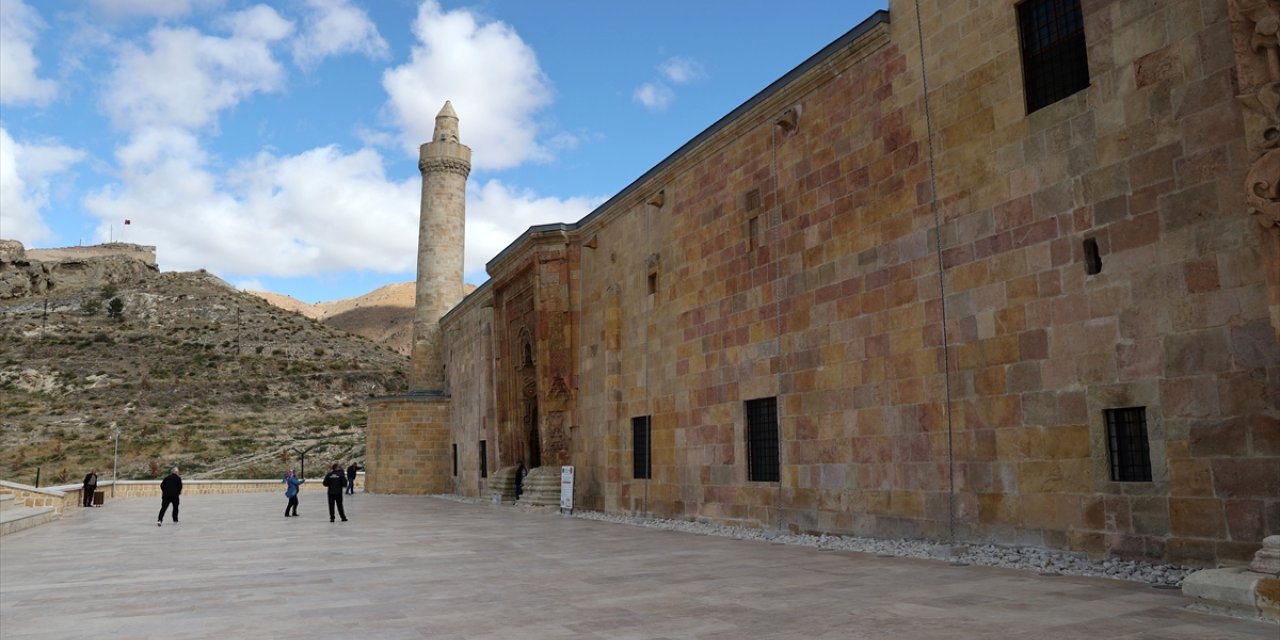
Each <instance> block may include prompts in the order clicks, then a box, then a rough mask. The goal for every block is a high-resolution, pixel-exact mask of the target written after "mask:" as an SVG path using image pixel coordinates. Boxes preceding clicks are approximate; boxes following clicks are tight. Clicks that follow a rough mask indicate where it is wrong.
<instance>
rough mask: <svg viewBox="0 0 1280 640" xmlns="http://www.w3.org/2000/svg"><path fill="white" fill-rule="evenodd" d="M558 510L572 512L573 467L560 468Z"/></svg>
mask: <svg viewBox="0 0 1280 640" xmlns="http://www.w3.org/2000/svg"><path fill="white" fill-rule="evenodd" d="M560 508H561V509H568V510H570V511H572V510H573V467H560Z"/></svg>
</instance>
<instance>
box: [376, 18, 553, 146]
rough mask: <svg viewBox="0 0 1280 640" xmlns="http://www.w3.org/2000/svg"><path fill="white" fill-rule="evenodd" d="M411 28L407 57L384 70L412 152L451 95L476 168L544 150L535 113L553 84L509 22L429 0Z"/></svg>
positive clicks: (548, 96)
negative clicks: (414, 39)
mask: <svg viewBox="0 0 1280 640" xmlns="http://www.w3.org/2000/svg"><path fill="white" fill-rule="evenodd" d="M413 31H414V34H415V35H416V36H417V38H418V43H419V44H418V45H417V46H415V47H414V48H413V53H412V58H411V59H410V61H409V62H408V63H406V64H403V65H401V66H398V67H394V68H392V69H388V70H387V71H386V72H385V73H383V76H382V85H383V87H384V88H385V89H386V90H387V93H388V95H389V96H390V101H389V104H388V106H389V108H390V110H391V112H392V113H393V114H394V116H395V118H396V119H397V120H398V122H399V124H400V126H401V128H402V130H403V135H404V137H403V139H402V144H403V145H404V147H405V149H406V150H409V151H411V152H413V153H414V154H415V155H416V152H417V148H418V145H420V144H422V143H423V142H426V141H428V140H430V139H431V133H432V130H433V129H434V127H435V116H436V114H437V113H438V112H439V111H440V107H441V106H442V105H444V102H445V100H452V101H453V106H454V109H455V110H456V111H457V113H458V118H459V121H460V129H461V135H460V137H461V141H462V143H463V144H466V145H468V146H470V147H471V148H472V149H474V150H475V155H474V162H475V166H476V167H477V168H480V169H502V168H508V167H513V166H516V165H519V164H521V163H523V162H525V161H527V160H531V159H535V160H536V159H543V158H546V157H547V151H546V150H545V149H543V148H542V147H541V146H540V145H539V144H538V142H537V134H538V126H537V123H536V122H535V114H536V113H537V112H538V111H539V110H540V109H542V108H543V107H546V106H547V105H549V104H550V103H551V90H550V88H549V83H548V80H547V78H546V76H545V75H544V74H543V73H542V69H541V68H540V67H539V66H538V60H537V56H536V55H535V54H534V52H533V49H531V48H529V46H528V45H527V44H525V43H524V41H523V40H521V39H520V36H519V35H518V34H517V33H516V32H515V30H514V29H512V28H511V27H510V26H508V25H507V24H505V23H502V22H482V21H481V19H480V18H478V17H477V16H476V15H475V14H472V13H469V12H467V11H465V10H456V11H448V12H445V11H441V9H440V5H439V4H437V3H436V2H435V0H426V1H425V2H423V3H422V6H421V7H419V9H418V18H417V20H415V21H414V25H413Z"/></svg>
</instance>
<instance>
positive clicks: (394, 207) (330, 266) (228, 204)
mask: <svg viewBox="0 0 1280 640" xmlns="http://www.w3.org/2000/svg"><path fill="white" fill-rule="evenodd" d="M117 159H118V160H119V162H120V165H121V167H122V171H123V173H122V184H121V185H118V186H115V187H109V188H104V189H102V190H99V191H97V192H95V193H93V194H91V195H90V196H89V197H88V198H86V207H87V208H88V210H89V211H91V212H92V213H93V214H94V215H96V216H98V217H99V218H100V219H101V220H102V221H103V222H102V223H101V224H100V225H99V230H98V235H99V236H102V237H104V238H105V236H106V227H107V224H109V223H110V222H114V221H116V220H119V219H123V218H130V219H131V220H132V222H133V224H132V225H131V227H130V228H131V230H130V234H131V240H133V241H135V242H142V243H145V244H154V245H157V246H159V247H162V248H163V249H162V251H161V254H162V255H161V256H160V262H161V267H162V268H164V269H166V270H190V269H197V268H207V269H209V270H211V271H214V272H216V273H218V274H220V275H223V276H224V277H236V276H246V277H249V276H252V277H258V276H262V275H273V276H298V275H317V274H323V273H333V272H341V271H347V270H373V271H379V272H396V271H404V270H407V269H412V268H413V265H414V264H415V257H414V256H415V253H414V251H415V247H416V238H417V214H418V206H417V205H418V195H419V183H418V181H417V180H416V179H411V180H406V181H403V182H394V181H390V180H388V179H387V177H386V174H385V171H384V168H383V161H382V158H381V157H380V156H379V155H378V153H377V152H375V151H372V150H370V149H361V150H359V151H356V152H354V153H350V154H346V153H342V152H341V151H339V150H338V149H336V148H334V147H331V146H330V147H320V148H316V149H311V150H309V151H306V152H303V153H300V154H297V155H292V156H276V155H272V154H269V153H265V152H264V153H260V154H258V155H257V156H255V157H253V158H251V159H249V160H246V161H244V162H241V163H240V164H238V165H237V166H236V167H235V168H233V169H232V170H231V171H230V172H228V173H227V174H226V175H225V176H220V175H217V174H215V173H213V172H212V171H210V170H209V169H208V167H207V165H208V164H211V163H210V161H209V159H208V158H207V156H206V154H205V153H203V151H202V150H201V149H200V148H199V144H198V142H197V141H196V139H195V138H194V137H193V136H192V135H191V134H190V133H188V132H185V131H182V130H180V129H149V130H145V131H142V132H139V133H138V134H137V135H135V136H134V138H133V139H132V140H131V141H130V143H129V144H128V145H126V146H124V147H122V148H121V149H120V150H119V151H118V152H117Z"/></svg>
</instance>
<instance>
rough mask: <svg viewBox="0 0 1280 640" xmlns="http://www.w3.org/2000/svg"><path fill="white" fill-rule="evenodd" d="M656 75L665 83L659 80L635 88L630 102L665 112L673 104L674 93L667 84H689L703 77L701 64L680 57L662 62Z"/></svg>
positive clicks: (691, 59) (651, 109)
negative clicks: (664, 80) (663, 79)
mask: <svg viewBox="0 0 1280 640" xmlns="http://www.w3.org/2000/svg"><path fill="white" fill-rule="evenodd" d="M658 74H659V75H661V76H662V77H663V78H665V79H666V82H663V81H661V80H657V81H654V82H646V83H644V84H642V85H640V86H638V87H636V90H635V91H634V92H632V94H631V99H632V100H634V101H636V102H638V103H640V105H642V106H643V107H644V108H646V109H648V110H650V111H665V110H666V108H667V107H670V106H671V103H672V102H675V100H676V92H675V90H673V89H672V88H671V87H670V85H668V84H667V82H669V83H671V84H676V85H680V84H689V83H690V82H694V81H696V80H701V79H702V78H703V77H705V74H704V73H703V71H702V64H700V63H699V62H698V61H697V60H694V59H693V58H683V57H680V56H675V57H671V58H667V59H666V60H663V61H662V63H661V64H659V65H658Z"/></svg>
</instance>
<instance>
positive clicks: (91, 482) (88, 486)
mask: <svg viewBox="0 0 1280 640" xmlns="http://www.w3.org/2000/svg"><path fill="white" fill-rule="evenodd" d="M97 490H98V470H97V469H94V470H92V471H90V472H89V475H86V476H85V477H84V487H82V488H81V489H80V494H81V495H82V496H83V497H84V501H83V502H82V503H81V505H80V506H82V507H92V506H93V492H94V491H97Z"/></svg>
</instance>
